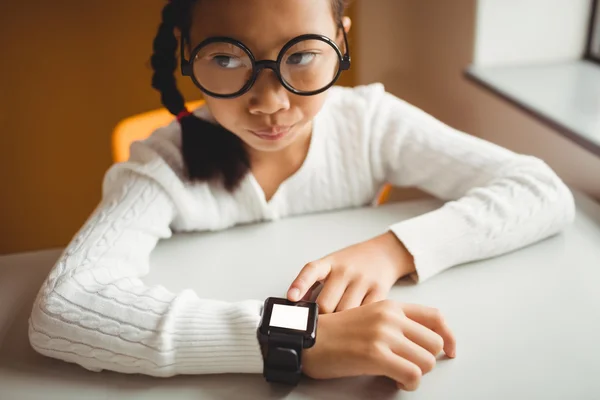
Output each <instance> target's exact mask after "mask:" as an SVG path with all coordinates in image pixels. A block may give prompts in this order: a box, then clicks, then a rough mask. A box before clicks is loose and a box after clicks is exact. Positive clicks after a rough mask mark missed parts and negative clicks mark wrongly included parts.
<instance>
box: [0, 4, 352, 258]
mask: <svg viewBox="0 0 600 400" xmlns="http://www.w3.org/2000/svg"><path fill="white" fill-rule="evenodd" d="M165 3H166V0H127V1H106V0H87V1H78V0H60V1H45V0H33V1H27V2H17V1H1V2H0V54H2V56H1V58H0V60H1V61H0V152H1V153H0V174H1V175H0V178H1V179H2V191H1V193H0V199H1V207H0V227H2V231H1V234H0V254H2V253H12V252H20V251H26V250H34V249H41V248H48V247H57V246H65V245H66V244H67V243H68V241H69V240H70V239H71V237H72V236H73V235H74V234H75V232H76V231H77V230H78V229H79V227H80V226H81V224H83V222H84V221H85V219H86V218H87V217H88V215H89V214H90V213H91V212H92V211H93V209H94V207H95V206H96V204H97V203H98V201H99V199H100V189H101V182H102V177H103V175H104V173H105V172H106V170H107V169H108V168H109V166H110V165H111V162H112V159H111V152H110V135H111V131H112V129H113V128H114V126H115V125H116V124H117V122H118V121H119V120H121V119H122V118H124V117H127V116H129V115H132V114H136V113H139V112H142V111H146V110H150V109H154V108H157V107H160V100H159V97H158V94H157V92H155V91H154V90H153V89H152V88H151V87H150V79H151V69H150V68H149V64H148V59H149V57H150V54H151V48H152V39H153V38H154V35H155V33H156V28H157V27H158V23H159V18H160V11H161V8H162V7H163V5H164V4H165ZM352 81H353V77H352V74H346V75H345V76H344V79H342V81H341V82H340V84H345V85H348V84H352ZM180 87H181V88H182V91H183V92H184V94H185V96H186V99H188V100H193V99H196V98H198V97H199V92H198V90H197V89H196V88H195V87H194V86H193V85H192V84H191V83H190V82H189V80H188V79H185V80H183V81H182V80H180Z"/></svg>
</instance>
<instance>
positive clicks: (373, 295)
mask: <svg viewBox="0 0 600 400" xmlns="http://www.w3.org/2000/svg"><path fill="white" fill-rule="evenodd" d="M385 295H386V294H385V292H383V291H382V290H380V289H378V288H377V289H371V290H370V291H369V292H368V293H367V295H366V296H365V298H364V300H363V302H362V304H363V305H366V304H371V303H377V302H378V301H381V300H385Z"/></svg>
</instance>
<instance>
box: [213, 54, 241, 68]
mask: <svg viewBox="0 0 600 400" xmlns="http://www.w3.org/2000/svg"><path fill="white" fill-rule="evenodd" d="M212 60H213V62H214V63H216V64H217V65H218V66H219V67H221V68H227V69H234V68H239V67H241V66H242V64H243V62H242V60H241V59H240V58H239V57H235V56H224V55H220V56H214V57H213V59H212Z"/></svg>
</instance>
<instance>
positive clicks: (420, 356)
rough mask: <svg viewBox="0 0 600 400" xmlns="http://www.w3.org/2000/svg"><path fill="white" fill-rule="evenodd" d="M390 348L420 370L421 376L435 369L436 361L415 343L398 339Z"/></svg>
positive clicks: (402, 338)
mask: <svg viewBox="0 0 600 400" xmlns="http://www.w3.org/2000/svg"><path fill="white" fill-rule="evenodd" d="M394 342H395V343H393V344H392V345H391V346H390V348H391V349H392V351H393V352H394V353H396V354H397V355H398V356H400V357H402V358H404V359H406V360H408V361H410V362H411V363H413V364H415V365H416V366H418V367H419V368H420V369H421V374H423V375H425V374H427V373H429V372H431V370H432V369H433V368H435V364H436V359H435V357H434V356H433V354H431V353H430V352H429V351H427V350H425V349H424V348H423V347H421V346H419V345H417V344H416V343H414V342H412V341H410V340H408V339H407V338H406V337H399V338H398V340H395V341H394Z"/></svg>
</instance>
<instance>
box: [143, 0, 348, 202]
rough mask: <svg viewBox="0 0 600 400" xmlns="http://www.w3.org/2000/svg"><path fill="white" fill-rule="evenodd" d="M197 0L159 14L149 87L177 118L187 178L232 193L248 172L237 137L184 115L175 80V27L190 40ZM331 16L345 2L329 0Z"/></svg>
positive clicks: (173, 0) (175, 2)
mask: <svg viewBox="0 0 600 400" xmlns="http://www.w3.org/2000/svg"><path fill="white" fill-rule="evenodd" d="M196 1H198V0H170V1H169V2H168V4H167V5H165V7H164V9H163V11H162V22H161V24H160V26H159V27H158V32H157V34H156V37H155V38H154V43H153V54H152V58H151V60H150V61H151V65H152V68H153V69H154V74H153V76H152V87H153V88H155V89H156V90H158V91H159V92H160V97H161V101H162V104H163V105H164V106H165V108H166V109H167V110H169V112H170V113H171V114H173V115H179V116H181V115H183V116H182V117H180V120H179V123H180V124H181V147H182V155H183V161H184V164H185V166H186V169H187V175H188V177H189V178H190V180H192V181H203V182H205V181H217V182H221V183H222V184H223V185H224V186H225V188H226V189H227V190H228V191H233V190H235V189H236V188H237V186H238V185H239V184H240V182H241V181H242V179H243V178H244V176H245V175H246V174H247V173H248V171H249V170H250V160H249V156H248V153H247V151H246V149H245V148H244V146H243V143H242V141H241V139H240V138H238V137H237V136H236V135H234V134H233V133H232V132H230V131H228V130H227V129H225V128H223V127H221V126H219V125H215V124H213V123H210V122H207V121H204V120H203V119H201V118H198V117H196V116H195V115H193V114H187V115H186V114H182V113H184V112H185V110H186V108H185V100H184V99H183V96H182V94H181V92H180V91H179V89H178V88H177V83H176V80H175V70H176V69H177V67H178V65H179V64H178V58H177V49H178V41H177V38H176V37H175V33H174V31H175V28H179V30H180V31H181V35H182V36H185V37H186V39H187V38H189V30H190V27H191V20H192V16H191V14H192V12H191V11H192V6H193V5H194V3H196ZM331 1H332V8H333V14H334V16H335V17H336V18H338V20H339V19H341V18H342V16H343V14H344V10H345V7H346V1H347V0H331Z"/></svg>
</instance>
